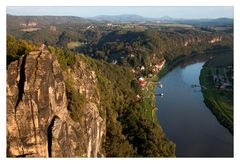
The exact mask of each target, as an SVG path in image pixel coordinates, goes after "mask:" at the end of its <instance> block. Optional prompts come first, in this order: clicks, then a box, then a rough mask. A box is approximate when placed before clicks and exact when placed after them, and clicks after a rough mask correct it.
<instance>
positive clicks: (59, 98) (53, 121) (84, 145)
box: [7, 46, 106, 157]
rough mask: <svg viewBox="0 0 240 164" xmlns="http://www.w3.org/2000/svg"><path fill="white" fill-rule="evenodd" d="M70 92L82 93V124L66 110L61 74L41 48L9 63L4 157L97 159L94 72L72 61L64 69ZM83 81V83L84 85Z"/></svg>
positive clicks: (100, 131)
mask: <svg viewBox="0 0 240 164" xmlns="http://www.w3.org/2000/svg"><path fill="white" fill-rule="evenodd" d="M68 71H69V72H68V76H69V77H71V78H72V79H73V86H72V87H73V88H75V89H76V90H77V91H78V92H79V93H81V94H82V92H83V91H84V93H85V94H86V103H85V104H84V106H83V107H82V109H79V110H81V112H82V113H83V116H82V121H79V122H78V121H74V120H73V119H72V118H71V117H70V112H69V110H68V99H67V96H66V83H65V77H64V75H63V71H62V70H61V67H60V65H59V63H58V61H57V59H56V57H55V56H54V55H53V54H50V53H49V51H47V50H46V48H45V46H42V47H41V48H40V49H39V50H36V51H34V52H31V53H29V54H28V55H24V56H22V57H21V58H20V60H19V61H14V62H12V63H10V64H9V65H8V70H7V155H8V156H9V157H79V156H83V157H96V156H101V155H102V151H101V144H102V138H103V136H104V135H105V129H106V125H105V119H104V118H102V117H101V116H100V114H99V111H100V108H101V107H100V105H99V101H100V100H99V93H98V90H97V80H96V76H95V73H94V72H92V71H89V70H86V68H85V66H84V63H83V62H80V61H79V62H76V64H75V66H74V68H73V69H70V70H68ZM86 80H88V81H86Z"/></svg>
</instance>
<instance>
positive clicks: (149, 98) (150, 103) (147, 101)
mask: <svg viewBox="0 0 240 164" xmlns="http://www.w3.org/2000/svg"><path fill="white" fill-rule="evenodd" d="M187 58H189V56H184V55H182V56H179V57H177V58H176V59H174V60H173V61H172V62H167V63H166V64H165V65H164V66H163V68H162V69H161V70H160V71H159V72H158V73H157V74H155V75H153V76H152V77H151V78H147V79H146V81H147V86H146V90H145V93H144V94H145V98H144V107H145V108H144V113H145V115H146V117H147V118H148V119H150V120H152V121H154V122H155V123H157V124H159V121H158V119H157V110H158V108H157V107H156V95H155V89H156V85H155V84H156V82H158V81H159V80H160V79H161V78H162V77H163V76H164V75H166V74H167V73H168V72H169V71H170V70H171V69H173V68H174V67H175V66H177V65H178V64H179V63H181V62H182V61H184V60H185V59H187Z"/></svg>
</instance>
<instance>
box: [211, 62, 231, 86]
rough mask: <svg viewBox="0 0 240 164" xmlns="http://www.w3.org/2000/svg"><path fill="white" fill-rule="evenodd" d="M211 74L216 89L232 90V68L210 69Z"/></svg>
mask: <svg viewBox="0 0 240 164" xmlns="http://www.w3.org/2000/svg"><path fill="white" fill-rule="evenodd" d="M211 72H212V78H213V82H214V85H215V87H216V88H217V89H225V90H226V89H227V90H232V89H233V66H231V65H230V66H227V67H217V68H212V69H211Z"/></svg>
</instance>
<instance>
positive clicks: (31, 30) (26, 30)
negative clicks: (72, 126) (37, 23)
mask: <svg viewBox="0 0 240 164" xmlns="http://www.w3.org/2000/svg"><path fill="white" fill-rule="evenodd" d="M38 30H40V28H24V29H21V30H20V31H23V32H33V31H38Z"/></svg>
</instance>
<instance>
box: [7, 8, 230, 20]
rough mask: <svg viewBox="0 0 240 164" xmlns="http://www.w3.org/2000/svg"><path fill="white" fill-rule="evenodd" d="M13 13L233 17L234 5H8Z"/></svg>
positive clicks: (87, 15) (189, 17) (80, 15)
mask: <svg viewBox="0 0 240 164" xmlns="http://www.w3.org/2000/svg"><path fill="white" fill-rule="evenodd" d="M7 13H8V14H12V15H56V16H59V15H60V16H79V17H93V16H97V15H121V14H136V15H140V16H143V17H149V18H159V17H164V16H169V17H173V18H185V19H197V18H220V17H228V18H233V7H222V6H221V7H93V6H91V7H45V6H44V7H35V6H34V7H29V6H28V7H10V6H9V7H7Z"/></svg>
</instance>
